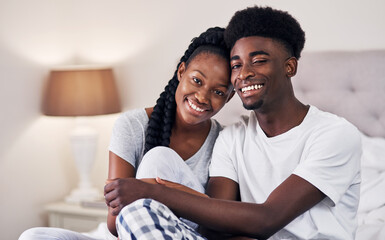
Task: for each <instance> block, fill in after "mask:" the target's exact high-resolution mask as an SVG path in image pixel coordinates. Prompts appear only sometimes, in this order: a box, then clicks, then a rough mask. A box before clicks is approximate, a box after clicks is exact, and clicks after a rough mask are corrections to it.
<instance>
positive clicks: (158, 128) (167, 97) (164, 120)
mask: <svg viewBox="0 0 385 240" xmlns="http://www.w3.org/2000/svg"><path fill="white" fill-rule="evenodd" d="M223 32H224V29H223V28H220V27H214V28H209V29H208V30H207V31H206V32H204V33H202V34H201V35H200V36H199V37H196V38H194V39H193V40H192V41H191V43H190V45H189V47H188V48H187V50H186V51H185V53H184V55H183V56H182V57H181V59H180V61H179V63H178V66H177V68H176V70H175V72H174V75H173V77H172V78H171V80H170V81H169V82H168V84H167V86H166V87H165V88H164V91H163V92H162V93H161V94H160V97H159V98H158V100H157V101H156V105H155V106H154V110H153V112H152V114H151V116H150V119H149V121H148V127H147V132H146V139H145V146H144V153H146V152H148V151H149V150H150V149H152V148H154V147H156V146H165V147H168V146H169V145H170V136H171V130H172V127H173V125H174V121H175V112H176V102H175V92H176V89H177V87H178V84H179V81H178V78H177V73H178V68H179V66H180V64H181V63H182V62H185V64H186V67H187V66H188V64H189V63H190V62H191V60H193V59H194V57H195V56H197V55H198V54H199V53H201V52H203V51H206V52H210V53H214V54H218V55H220V56H223V57H224V58H225V59H229V52H228V49H227V47H226V44H225V41H224V37H223Z"/></svg>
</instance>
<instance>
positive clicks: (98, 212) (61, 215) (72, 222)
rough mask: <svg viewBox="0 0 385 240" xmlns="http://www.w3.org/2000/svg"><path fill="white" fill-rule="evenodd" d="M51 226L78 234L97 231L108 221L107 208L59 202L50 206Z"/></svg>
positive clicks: (48, 206) (48, 209)
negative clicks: (99, 226)
mask: <svg viewBox="0 0 385 240" xmlns="http://www.w3.org/2000/svg"><path fill="white" fill-rule="evenodd" d="M45 209H46V210H47V211H48V216H49V226H50V227H59V228H65V229H68V230H73V231H76V232H88V231H90V230H93V229H96V228H97V226H98V225H99V223H101V222H106V221H107V213H108V209H107V206H106V207H105V208H104V207H84V206H81V205H80V204H74V203H66V202H58V203H52V204H48V205H47V206H46V207H45Z"/></svg>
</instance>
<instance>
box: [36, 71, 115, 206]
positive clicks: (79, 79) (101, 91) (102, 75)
mask: <svg viewBox="0 0 385 240" xmlns="http://www.w3.org/2000/svg"><path fill="white" fill-rule="evenodd" d="M120 111H121V107H120V102H119V97H118V92H117V88H116V85H115V81H114V76H113V72H112V69H111V68H89V67H88V68H86V67H67V68H63V69H57V70H52V71H51V73H50V76H49V79H48V83H47V87H46V91H45V95H44V99H43V113H44V114H45V115H47V116H72V117H76V127H75V128H74V129H73V131H72V132H71V133H70V141H71V146H72V151H73V155H74V160H75V164H76V168H77V170H78V173H79V183H78V186H77V188H75V189H74V190H72V191H71V194H70V195H69V196H67V197H66V201H67V202H72V203H80V202H83V201H95V200H99V199H100V198H101V197H102V195H101V193H100V192H99V191H98V190H97V189H96V188H94V187H93V186H92V184H91V181H90V173H91V170H92V167H93V164H94V161H95V153H96V146H97V136H98V134H97V132H96V130H94V129H93V128H91V127H90V126H88V125H87V121H86V117H84V116H95V115H104V114H112V113H117V112H120Z"/></svg>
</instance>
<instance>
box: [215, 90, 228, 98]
mask: <svg viewBox="0 0 385 240" xmlns="http://www.w3.org/2000/svg"><path fill="white" fill-rule="evenodd" d="M214 93H215V94H217V95H218V96H221V97H222V96H224V95H225V93H224V92H222V91H219V90H215V91H214Z"/></svg>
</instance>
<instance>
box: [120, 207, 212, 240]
mask: <svg viewBox="0 0 385 240" xmlns="http://www.w3.org/2000/svg"><path fill="white" fill-rule="evenodd" d="M116 229H117V231H118V234H119V239H120V240H129V239H132V240H136V239H140V240H161V239H164V240H172V239H183V240H205V239H206V238H204V237H202V236H201V235H199V233H197V232H196V231H195V230H194V229H193V228H191V227H189V226H188V225H187V224H185V223H184V222H182V221H181V220H180V219H179V218H178V217H177V216H175V214H174V213H173V212H172V211H171V210H170V209H169V208H168V207H166V206H165V205H164V204H162V203H160V202H157V201H154V200H152V199H140V200H137V201H135V202H133V203H131V204H130V205H128V206H126V207H124V208H123V209H122V211H121V212H120V214H119V215H118V217H117V218H116Z"/></svg>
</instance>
